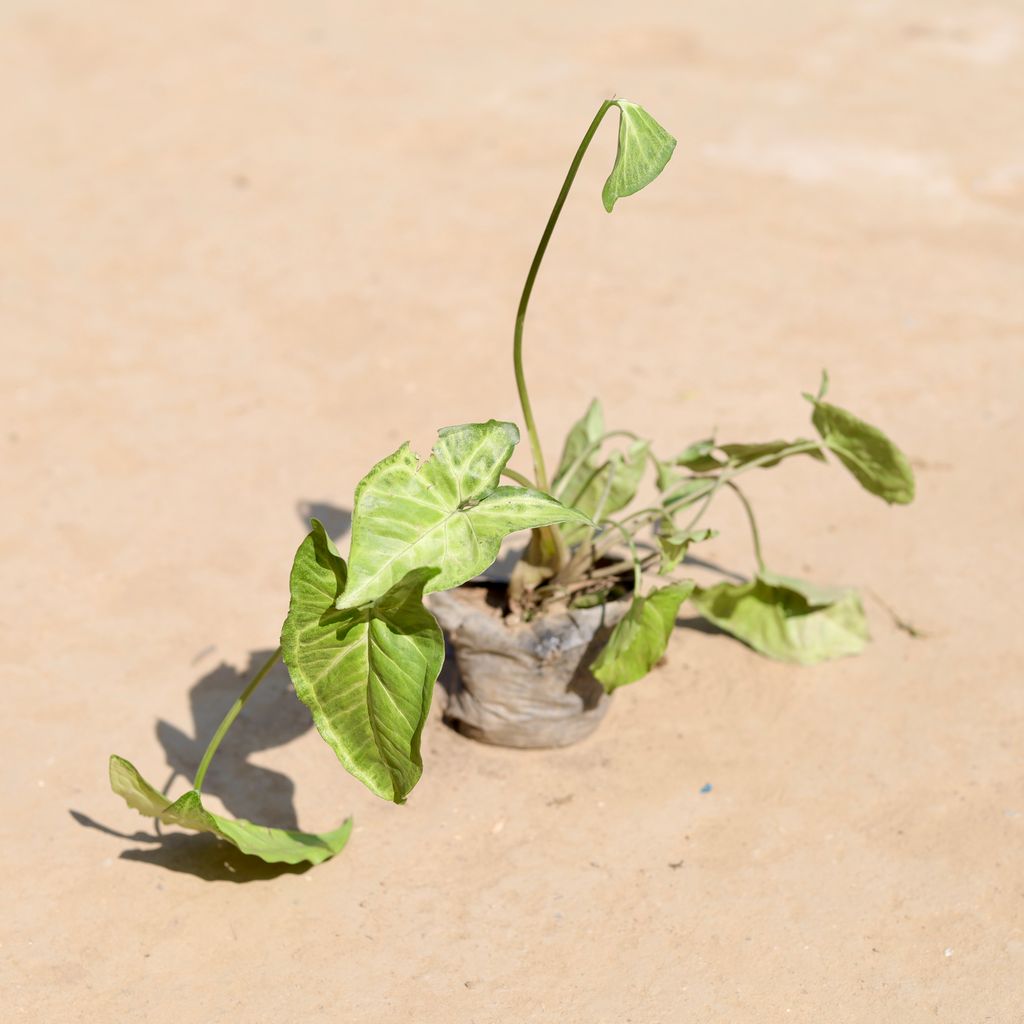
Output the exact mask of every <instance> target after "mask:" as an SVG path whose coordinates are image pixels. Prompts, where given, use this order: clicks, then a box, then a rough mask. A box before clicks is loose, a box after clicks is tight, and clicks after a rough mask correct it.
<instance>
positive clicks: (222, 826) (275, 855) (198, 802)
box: [110, 754, 352, 864]
mask: <svg viewBox="0 0 1024 1024" xmlns="http://www.w3.org/2000/svg"><path fill="white" fill-rule="evenodd" d="M110 788H111V789H113V791H114V792H115V793H117V794H118V796H121V797H123V798H124V801H125V803H127V804H128V806H129V807H131V808H133V809H134V810H136V811H138V812H139V813H140V814H144V815H145V816H146V817H147V818H159V819H160V821H162V822H163V823H164V824H165V825H180V826H181V827H182V828H187V829H192V830H193V831H194V832H211V833H213V835H215V836H218V837H219V838H221V839H223V840H225V841H226V842H229V843H231V844H232V845H234V846H237V847H238V849H240V850H241V851H242V853H248V854H251V855H252V856H254V857H259V858H260V859H261V860H265V861H267V862H269V863H271V864H277V863H284V864H300V863H302V862H303V861H306V862H308V863H310V864H319V863H321V861H325V860H327V858H328V857H333V856H334V855H335V854H336V853H337V852H338V851H339V850H340V849H341V848H342V847H343V846H344V845H345V843H346V842H348V837H349V835H350V834H351V832H352V819H351V818H349V819H348V820H347V821H346V822H345V823H344V824H342V825H341V827H340V828H336V829H335V830H334V831H333V832H323V833H320V834H314V833H310V832H295V831H293V830H291V829H284V828H268V827H267V826H266V825H254V824H253V823H252V822H251V821H246V820H245V819H244V818H225V817H223V816H222V815H220V814H214V813H213V812H212V811H208V810H206V808H205V807H203V801H202V798H201V797H200V795H199V793H197V792H196V791H195V790H194V789H190V790H189V791H188V792H187V793H185V794H184V795H183V796H180V797H178V799H177V800H175V801H173V802H171V801H169V800H168V799H167V798H166V797H165V796H164V795H163V794H162V793H160V792H158V791H157V790H156V789H155V788H154V787H153V786H151V785H150V784H149V783H148V782H147V781H146V780H145V779H144V778H143V777H142V776H141V775H140V774H139V771H138V769H137V768H136V767H135V766H134V765H133V764H132V763H131V762H130V761H126V760H125V759H124V758H123V757H118V756H117V755H116V754H115V755H114V756H113V757H111V758H110Z"/></svg>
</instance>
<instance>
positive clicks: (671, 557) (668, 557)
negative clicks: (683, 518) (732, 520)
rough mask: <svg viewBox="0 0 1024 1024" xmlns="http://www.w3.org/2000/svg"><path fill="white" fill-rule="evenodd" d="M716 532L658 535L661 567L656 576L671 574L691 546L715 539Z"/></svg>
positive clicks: (687, 531) (671, 531) (671, 532)
mask: <svg viewBox="0 0 1024 1024" xmlns="http://www.w3.org/2000/svg"><path fill="white" fill-rule="evenodd" d="M717 536H718V531H717V530H672V529H670V530H668V531H667V532H666V533H659V534H658V548H659V549H660V550H661V566H660V568H659V569H658V574H659V575H661V576H665V575H667V574H668V573H670V572H672V571H673V570H674V569H675V568H676V566H678V565H679V563H680V562H681V561H682V560H683V559H684V558H685V557H686V552H687V549H688V548H689V547H690V545H691V544H699V543H700V542H701V541H702V540H710V539H711V538H712V537H717Z"/></svg>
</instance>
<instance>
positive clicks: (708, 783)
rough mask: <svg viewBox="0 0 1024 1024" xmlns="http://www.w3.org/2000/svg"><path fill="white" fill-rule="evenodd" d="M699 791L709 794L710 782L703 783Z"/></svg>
mask: <svg viewBox="0 0 1024 1024" xmlns="http://www.w3.org/2000/svg"><path fill="white" fill-rule="evenodd" d="M700 791H701V792H702V793H710V792H711V783H710V782H705V783H704V785H703V786H701V787H700Z"/></svg>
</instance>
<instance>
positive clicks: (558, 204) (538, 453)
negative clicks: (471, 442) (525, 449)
mask: <svg viewBox="0 0 1024 1024" xmlns="http://www.w3.org/2000/svg"><path fill="white" fill-rule="evenodd" d="M613 102H614V101H613V100H605V101H604V103H602V104H601V107H600V109H599V110H598V112H597V114H596V115H595V117H594V120H593V121H592V122H591V123H590V127H589V128H588V129H587V134H586V135H584V136H583V141H582V142H581V143H580V145H579V149H577V150H576V155H575V156H574V157H573V159H572V163H571V164H570V165H569V173H568V174H566V176H565V181H564V182H563V183H562V190H561V192H559V193H558V198H557V199H556V200H555V205H554V208H553V209H552V210H551V216H550V217H548V222H547V225H546V227H545V228H544V233H543V234H542V235H541V236H540V244H539V245H538V246H537V251H536V253H534V256H533V262H532V263H531V264H530V270H529V272H528V273H527V275H526V283H525V284H524V285H523V294H522V296H521V297H520V299H519V309H518V311H517V312H516V327H515V341H514V343H513V346H512V363H513V366H514V367H515V374H516V388H517V389H518V390H519V403H520V405H522V407H523V421H524V422H525V423H526V431H527V433H528V434H529V435H530V450H531V452H532V453H533V468H534V474H535V476H536V478H537V486H538V487H539V488H540V489H541V490H542V491H546V490H547V489H548V472H547V468H546V467H545V465H544V453H543V451H542V450H541V446H540V436H539V435H538V433H537V424H536V421H535V420H534V418H533V407H532V406H531V405H530V395H529V393H528V392H527V390H526V377H525V375H524V374H523V324H524V323H525V321H526V309H527V307H528V306H529V304H530V295H531V293H532V292H533V283H534V281H536V279H537V271H538V270H540V264H541V261H542V260H543V259H544V253H545V251H546V250H547V247H548V242H549V241H550V240H551V234H552V232H553V231H554V230H555V224H557V223H558V215H559V214H560V213H561V212H562V207H563V206H564V205H565V200H566V197H567V196H568V195H569V189H570V188H571V187H572V183H573V181H574V180H575V178H576V172H577V171H578V170H579V167H580V164H581V163H582V161H583V156H584V154H585V153H586V152H587V147H588V146H589V145H590V140H591V139H593V137H594V134H595V132H596V131H597V128H598V125H600V123H601V120H602V118H603V117H604V115H605V114H607V113H608V110H609V108H610V107H611V106H612V104H613Z"/></svg>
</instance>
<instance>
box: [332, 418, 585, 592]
mask: <svg viewBox="0 0 1024 1024" xmlns="http://www.w3.org/2000/svg"><path fill="white" fill-rule="evenodd" d="M518 440H519V431H518V430H517V429H516V427H515V425H514V424H512V423H501V422H498V421H497V420H489V421H488V422H487V423H469V424H466V425H464V426H458V427H445V428H444V429H443V430H441V431H440V432H439V434H438V441H437V444H436V445H435V446H434V451H433V454H432V455H431V456H430V458H429V459H427V461H426V462H424V463H422V464H421V463H420V461H419V459H418V458H417V456H416V455H415V454H414V453H413V452H412V451H411V450H410V448H409V446H408V445H407V444H405V445H402V447H401V448H399V449H398V451H397V452H395V453H394V454H393V455H390V456H389V457H388V458H386V459H384V460H383V461H382V462H378V463H377V465H376V466H374V467H373V469H371V470H370V472H369V473H368V474H367V475H366V476H365V477H364V478H363V480H362V482H361V483H360V484H359V486H358V488H357V489H356V496H355V508H354V509H353V513H352V546H351V549H350V553H349V564H348V582H347V585H346V586H345V589H344V590H343V591H342V592H341V593H340V596H339V601H338V604H339V607H344V608H355V607H358V606H359V605H362V604H365V603H366V602H368V601H372V600H374V599H375V598H378V597H380V596H381V595H382V594H384V593H386V592H387V591H388V590H389V589H390V588H391V587H393V586H394V585H395V584H396V583H397V582H398V581H399V580H401V579H402V578H403V577H404V576H405V575H406V573H408V572H410V571H412V570H413V569H419V568H421V567H422V566H426V565H430V566H435V567H436V568H437V569H438V570H439V571H438V572H437V573H436V574H435V575H434V576H433V577H432V578H431V579H429V580H426V581H425V591H426V592H428V593H429V592H430V591H433V590H447V589H449V588H450V587H456V586H458V585H459V584H460V583H465V582H466V580H468V579H471V578H472V577H474V576H476V575H478V574H479V573H481V572H483V570H484V569H486V568H487V566H489V565H490V564H491V563H492V562H493V561H494V560H495V558H497V557H498V548H499V546H500V544H501V541H502V538H504V537H505V536H506V535H507V534H509V533H514V532H515V531H516V530H525V529H529V528H531V527H534V526H546V525H548V524H549V523H562V522H584V523H585V522H587V521H588V520H587V517H586V516H585V515H583V514H582V513H581V512H578V511H576V510H575V509H572V508H567V507H565V506H564V505H562V504H561V503H560V502H558V501H556V500H555V499H554V498H552V497H551V496H550V495H548V494H542V493H541V492H540V491H535V490H533V489H532V488H529V487H499V486H498V478H499V477H500V475H501V471H502V470H503V469H504V468H505V464H506V463H507V462H508V460H509V457H510V456H511V455H512V449H513V448H514V447H515V445H516V442H517V441H518Z"/></svg>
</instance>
